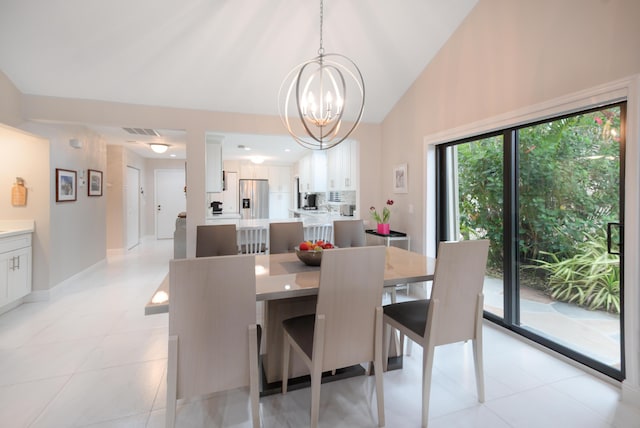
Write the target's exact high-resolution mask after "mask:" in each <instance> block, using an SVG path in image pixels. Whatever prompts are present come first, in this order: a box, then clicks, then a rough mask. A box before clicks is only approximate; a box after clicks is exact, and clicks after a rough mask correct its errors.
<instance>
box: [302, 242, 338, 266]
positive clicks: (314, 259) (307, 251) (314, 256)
mask: <svg viewBox="0 0 640 428" xmlns="http://www.w3.org/2000/svg"><path fill="white" fill-rule="evenodd" d="M331 248H335V247H334V246H333V244H332V243H331V242H326V241H322V240H318V241H315V242H313V241H303V242H301V243H300V245H298V246H297V247H296V256H298V259H300V261H301V262H303V263H304V264H306V265H308V266H320V262H322V253H323V252H324V251H325V250H330V249H331Z"/></svg>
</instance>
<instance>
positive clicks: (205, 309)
mask: <svg viewBox="0 0 640 428" xmlns="http://www.w3.org/2000/svg"><path fill="white" fill-rule="evenodd" d="M169 274H170V282H169V284H170V285H169V293H170V296H171V304H170V305H169V336H178V371H177V373H178V376H177V398H178V399H180V398H188V397H192V396H197V395H204V394H208V393H211V392H216V391H223V390H227V389H234V388H239V387H242V386H246V385H248V384H249V341H248V340H247V337H248V336H247V334H248V333H247V331H248V326H249V325H252V324H255V323H256V276H255V257H254V256H239V255H235V256H225V257H207V258H197V259H182V260H172V261H171V262H170V264H169Z"/></svg>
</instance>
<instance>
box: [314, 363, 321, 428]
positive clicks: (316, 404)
mask: <svg viewBox="0 0 640 428" xmlns="http://www.w3.org/2000/svg"><path fill="white" fill-rule="evenodd" d="M320 364H321V363H316V362H314V366H316V365H317V366H318V367H317V368H316V367H313V372H312V373H311V428H317V427H318V418H319V416H320V384H321V383H322V369H321V368H320Z"/></svg>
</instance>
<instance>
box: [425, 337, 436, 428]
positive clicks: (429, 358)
mask: <svg viewBox="0 0 640 428" xmlns="http://www.w3.org/2000/svg"><path fill="white" fill-rule="evenodd" d="M422 352H423V354H422V428H427V425H428V424H429V399H430V396H431V373H432V370H433V355H434V347H433V346H432V345H431V344H428V345H425V346H424V348H423V350H422Z"/></svg>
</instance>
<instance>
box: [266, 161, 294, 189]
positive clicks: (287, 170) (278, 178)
mask: <svg viewBox="0 0 640 428" xmlns="http://www.w3.org/2000/svg"><path fill="white" fill-rule="evenodd" d="M269 192H291V167H288V166H270V167H269Z"/></svg>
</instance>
